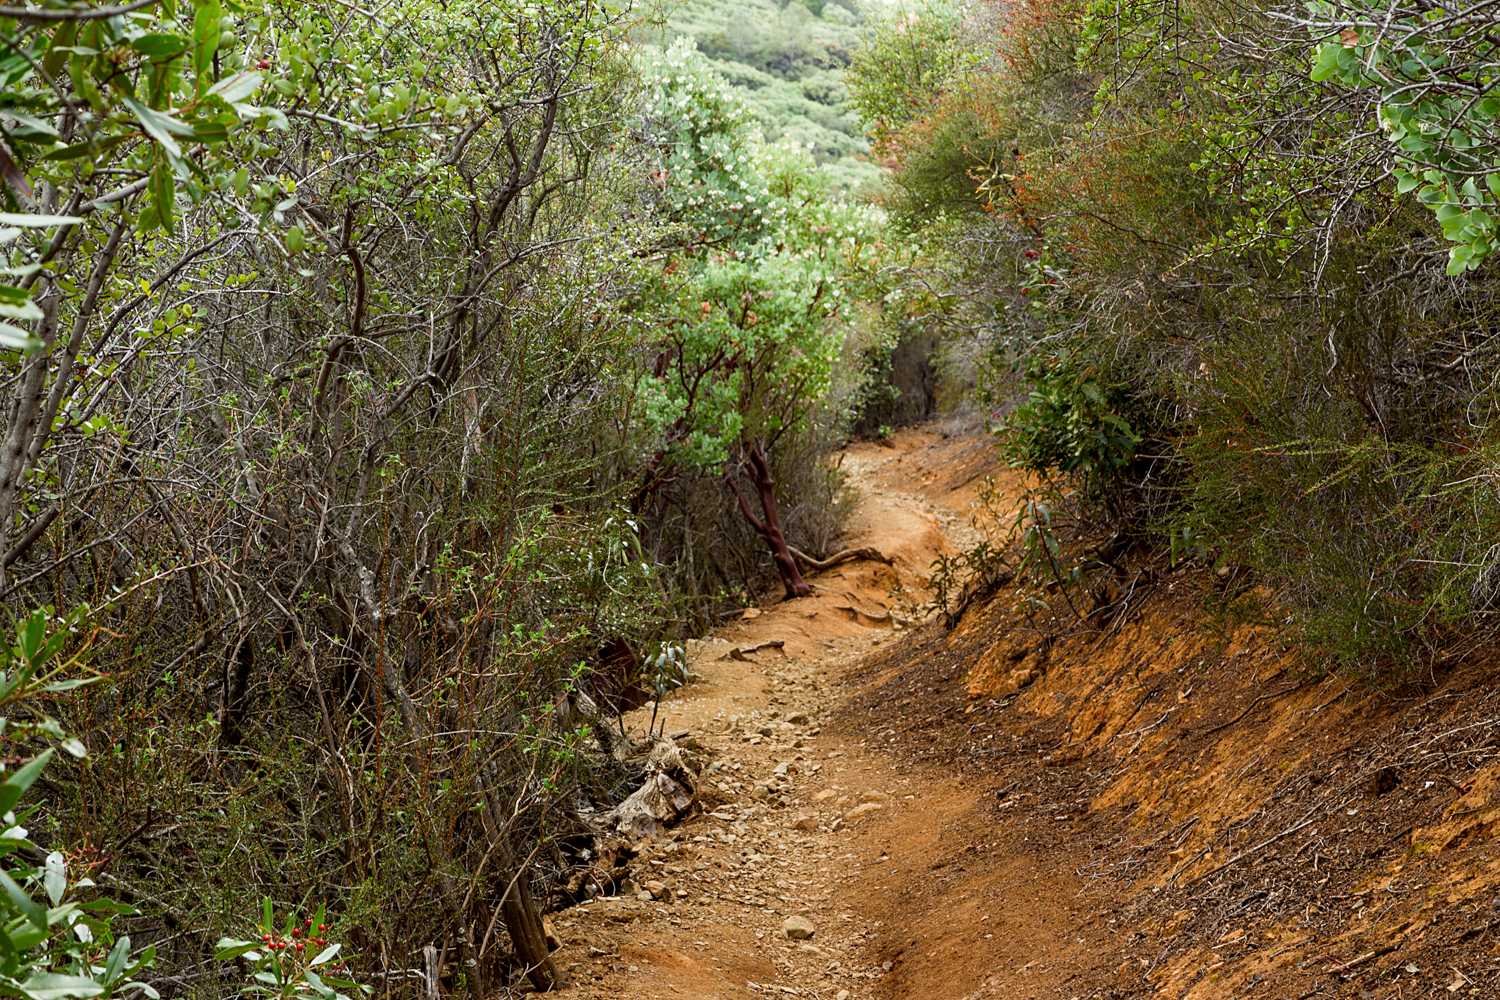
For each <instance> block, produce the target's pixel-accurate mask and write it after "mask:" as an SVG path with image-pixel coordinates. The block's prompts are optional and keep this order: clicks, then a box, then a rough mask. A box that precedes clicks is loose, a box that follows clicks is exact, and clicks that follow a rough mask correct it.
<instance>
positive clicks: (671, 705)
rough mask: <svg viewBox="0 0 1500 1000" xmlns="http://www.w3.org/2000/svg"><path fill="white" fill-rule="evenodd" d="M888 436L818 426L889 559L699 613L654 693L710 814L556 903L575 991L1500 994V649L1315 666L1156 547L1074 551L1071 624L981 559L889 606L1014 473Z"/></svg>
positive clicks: (865, 995) (652, 998) (918, 435)
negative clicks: (723, 612) (963, 592)
mask: <svg viewBox="0 0 1500 1000" xmlns="http://www.w3.org/2000/svg"><path fill="white" fill-rule="evenodd" d="M896 445H897V447H896V448H895V450H891V449H887V448H880V447H877V446H874V445H862V446H857V447H854V448H851V449H850V450H849V451H848V452H846V453H845V455H844V456H843V462H844V467H845V469H847V470H849V472H850V473H851V479H852V481H853V485H854V486H855V488H856V489H857V490H858V491H859V496H860V504H859V507H858V509H857V511H856V513H855V516H854V518H853V521H852V524H851V525H850V531H849V535H850V537H849V538H848V539H847V542H848V543H849V544H850V545H870V546H874V547H875V548H877V549H879V550H880V551H881V552H882V553H885V554H886V555H888V556H889V557H890V559H891V564H890V565H886V564H884V563H880V562H857V563H850V564H846V565H843V566H839V567H836V568H834V569H832V570H830V571H827V572H824V573H821V574H819V575H817V576H815V577H813V578H811V582H812V583H814V584H815V592H814V595H813V596H812V597H809V598H804V599H800V600H796V601H788V602H782V603H778V604H775V605H772V606H769V607H766V608H764V609H761V611H760V613H758V614H753V615H752V616H751V617H749V618H746V619H744V620H741V621H737V622H734V623H733V624H731V625H729V626H727V627H725V628H723V629H721V630H720V632H719V634H717V635H715V636H713V637H711V638H709V639H708V640H705V641H701V642H695V643H693V644H692V648H691V649H690V651H689V657H690V662H691V665H692V668H693V670H694V671H695V673H696V675H697V676H698V679H697V680H695V681H694V682H693V683H691V684H689V685H688V686H687V687H685V688H683V689H681V690H680V691H678V692H677V693H676V694H675V695H674V696H673V697H672V698H670V699H669V700H667V701H666V702H665V704H664V706H663V710H664V711H666V712H667V713H668V715H667V727H668V729H669V731H680V730H688V733H689V735H688V736H687V737H685V738H684V740H685V741H688V742H696V744H697V745H698V748H699V749H700V751H701V754H702V758H703V759H705V760H706V761H707V762H708V763H707V764H706V765H705V770H704V772H703V775H702V777H703V780H702V781H701V782H700V786H701V787H700V792H701V797H702V802H703V805H704V807H705V809H704V812H703V813H702V814H700V815H695V816H693V817H692V818H691V819H689V820H688V821H687V822H685V823H683V824H681V825H680V826H679V827H677V828H676V829H674V830H673V831H672V832H671V835H670V837H669V838H668V839H665V840H662V841H659V842H658V843H656V844H654V845H653V846H652V847H651V848H649V849H647V850H646V851H645V852H644V853H642V854H640V855H639V856H638V857H637V858H636V859H635V860H634V862H633V863H632V865H633V867H632V871H633V872H634V873H635V876H636V879H637V881H638V882H640V883H642V884H644V885H645V886H647V887H649V888H654V889H655V890H656V892H657V894H658V898H651V896H650V895H649V894H648V896H647V898H646V899H644V900H643V899H641V898H639V897H638V896H627V897H620V898H612V899H596V900H594V901H592V902H590V903H589V904H587V905H584V906H577V907H573V908H572V909H569V910H566V911H563V912H559V913H555V914H553V915H552V918H551V919H552V924H553V928H554V931H555V935H556V937H557V938H558V939H560V940H561V942H562V946H561V948H560V950H559V951H558V953H557V955H556V957H557V959H558V961H559V963H560V965H561V966H562V967H563V968H564V969H566V970H568V972H569V974H570V976H571V978H572V985H571V986H570V990H572V991H573V992H574V993H575V994H576V995H578V996H580V997H585V998H597V1000H605V998H608V1000H668V998H676V997H691V998H705V1000H717V998H729V997H736V998H738V997H752V996H754V997H779V996H801V997H809V998H814V1000H851V998H853V1000H1042V998H1047V1000H1134V998H1144V997H1168V998H1173V1000H1311V998H1313V997H1350V998H1354V997H1358V998H1360V1000H1436V998H1439V997H1444V998H1446V997H1465V998H1470V997H1476V998H1481V1000H1484V998H1491V997H1500V850H1497V840H1500V685H1497V684H1496V683H1495V682H1494V677H1495V668H1494V664H1495V663H1496V662H1500V648H1488V647H1486V648H1481V649H1477V650H1474V651H1472V652H1470V653H1467V654H1464V655H1462V656H1455V657H1454V658H1452V659H1451V661H1450V660H1445V661H1444V662H1443V663H1441V664H1438V665H1435V666H1433V667H1431V668H1430V669H1427V670H1425V671H1423V672H1421V673H1419V674H1414V675H1413V676H1412V677H1410V678H1409V679H1407V680H1404V681H1402V682H1400V683H1399V684H1391V685H1388V686H1386V687H1375V686H1373V685H1368V684H1366V685H1360V684H1358V683H1356V682H1354V681H1353V680H1352V679H1351V678H1349V677H1348V676H1347V675H1342V674H1339V673H1336V672H1335V673H1321V674H1320V673H1317V672H1315V671H1314V670H1312V669H1311V668H1310V667H1309V666H1308V665H1307V663H1306V661H1304V660H1302V659H1301V658H1300V654H1299V653H1298V652H1297V649H1296V647H1295V645H1294V644H1293V643H1291V642H1289V641H1288V637H1287V636H1286V634H1285V632H1284V631H1283V629H1284V625H1283V624H1282V622H1281V617H1282V616H1277V615H1270V614H1265V613H1261V614H1258V615H1255V616H1253V617H1249V618H1238V619H1236V618H1234V617H1232V616H1230V615H1228V614H1227V613H1222V612H1221V613H1219V614H1217V616H1216V615H1215V613H1214V612H1213V610H1212V609H1213V608H1215V607H1218V608H1221V609H1222V608H1224V607H1225V605H1226V603H1227V602H1226V598H1229V599H1235V598H1236V595H1240V596H1243V594H1242V592H1241V590H1235V589H1234V588H1235V587H1236V586H1237V585H1236V584H1235V581H1234V577H1233V573H1232V572H1231V573H1229V574H1225V573H1223V572H1221V571H1217V570H1215V569H1213V568H1211V567H1208V566H1204V565H1201V564H1199V565H1192V564H1186V563H1182V564H1178V565H1173V564H1172V562H1171V561H1170V560H1169V559H1167V558H1166V557H1165V556H1164V555H1163V554H1162V552H1160V551H1151V550H1144V551H1140V552H1136V553H1134V555H1133V561H1122V562H1121V563H1120V565H1118V566H1114V567H1113V568H1114V572H1113V573H1104V572H1102V571H1101V572H1100V573H1099V574H1097V575H1096V576H1095V577H1094V578H1093V579H1092V580H1091V582H1090V587H1089V591H1088V594H1087V595H1086V598H1087V600H1088V601H1090V602H1092V603H1091V605H1090V608H1088V609H1086V613H1087V616H1088V618H1087V620H1086V621H1080V620H1079V619H1077V618H1074V617H1073V616H1071V615H1069V614H1067V613H1065V612H1064V611H1062V610H1058V611H1056V612H1055V613H1054V612H1051V611H1048V610H1046V609H1039V608H1037V607H1035V606H1032V607H1030V608H1028V609H1026V610H1023V611H1022V612H1021V613H1017V612H1016V611H1015V610H1014V609H1013V607H1012V605H1013V604H1014V603H1015V602H1014V599H1013V596H1012V594H1011V593H1010V591H1008V590H1003V591H1002V592H1001V593H998V594H996V595H994V596H993V597H992V598H990V599H989V600H987V601H983V602H976V604H975V605H974V606H973V607H971V608H970V609H969V610H968V611H967V612H966V613H965V614H964V615H963V617H962V619H961V620H960V621H959V622H958V623H957V625H956V627H954V628H953V629H952V630H951V631H948V630H946V629H945V628H944V627H943V625H942V623H940V622H931V623H928V624H925V625H921V626H919V627H906V626H905V625H904V623H903V622H902V620H901V615H900V612H899V609H896V610H897V614H895V615H892V614H890V611H891V610H892V609H893V595H894V594H895V593H896V592H897V588H898V587H901V588H905V590H906V591H916V590H918V589H919V588H920V586H921V584H922V583H923V581H924V579H925V578H926V576H927V570H928V567H929V564H930V563H931V561H932V559H933V558H934V557H935V556H936V555H937V554H938V553H941V552H945V551H950V550H952V549H954V548H958V547H962V546H968V545H972V544H973V542H974V541H975V540H976V539H977V534H978V532H977V529H976V528H975V526H974V524H973V523H972V522H970V520H969V517H970V514H971V512H972V507H971V505H972V503H973V501H974V499H975V492H976V487H977V485H978V484H979V482H980V481H981V480H982V478H983V477H984V476H985V475H986V474H990V475H994V476H995V477H996V482H997V485H998V488H1000V489H1002V490H1007V491H1015V490H1017V489H1018V488H1019V484H1018V483H1017V482H1016V481H1015V480H1014V479H1010V478H1007V473H1005V472H1004V470H1002V469H1000V468H998V467H997V464H996V452H995V449H994V447H993V445H992V443H991V442H990V441H989V440H988V439H987V438H985V437H983V436H971V437H962V436H955V437H944V436H943V435H941V434H938V433H936V432H934V431H931V430H922V431H908V432H905V433H903V434H902V435H899V436H898V437H897V440H896ZM1112 565H1113V564H1112ZM1243 589H1244V588H1242V590H1243ZM776 641H779V642H780V643H781V644H782V645H780V646H763V647H762V648H761V649H760V650H759V651H758V652H753V653H751V652H747V651H748V650H751V649H754V648H755V647H757V646H762V644H765V643H773V642H776ZM627 721H628V722H629V723H630V724H632V725H633V726H634V727H635V728H636V729H637V730H639V731H644V729H645V726H646V721H647V720H646V718H645V717H643V716H641V715H637V716H635V717H633V718H630V719H628V720H627ZM789 918H801V920H805V921H807V923H806V924H802V925H801V929H802V931H803V932H805V931H807V930H808V929H809V928H810V930H811V934H810V936H808V937H799V936H788V934H787V933H786V931H787V929H788V926H789V925H788V924H787V921H788V919H789Z"/></svg>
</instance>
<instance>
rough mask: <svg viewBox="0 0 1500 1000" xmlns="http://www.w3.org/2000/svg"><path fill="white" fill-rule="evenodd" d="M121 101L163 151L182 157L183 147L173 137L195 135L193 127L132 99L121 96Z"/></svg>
mask: <svg viewBox="0 0 1500 1000" xmlns="http://www.w3.org/2000/svg"><path fill="white" fill-rule="evenodd" d="M120 100H122V101H124V102H125V106H126V107H128V108H129V109H130V113H131V114H133V115H135V117H136V120H137V121H139V122H140V123H141V128H143V129H144V130H145V131H146V134H147V135H149V136H150V137H151V138H153V139H155V140H156V141H157V142H158V143H159V144H160V145H161V147H162V148H163V149H165V150H166V151H167V152H169V153H171V154H172V155H173V156H179V157H180V156H181V155H182V147H181V146H179V145H177V140H176V139H174V138H172V136H174V135H181V136H190V135H193V134H194V133H193V127H192V126H191V125H188V124H187V123H185V122H180V121H178V120H177V119H176V118H173V117H172V116H171V115H169V114H166V113H165V112H162V111H157V110H156V109H155V108H148V107H146V106H145V105H144V104H142V103H140V102H139V101H137V100H134V99H132V98H129V97H124V96H121V98H120Z"/></svg>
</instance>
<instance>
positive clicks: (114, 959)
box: [104, 935, 130, 986]
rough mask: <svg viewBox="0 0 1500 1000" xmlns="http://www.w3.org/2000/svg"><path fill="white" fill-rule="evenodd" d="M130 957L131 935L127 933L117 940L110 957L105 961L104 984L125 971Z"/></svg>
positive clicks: (106, 984)
mask: <svg viewBox="0 0 1500 1000" xmlns="http://www.w3.org/2000/svg"><path fill="white" fill-rule="evenodd" d="M129 957H130V937H129V936H128V935H127V936H125V937H122V938H120V939H119V940H118V941H116V942H115V946H114V947H113V948H111V949H110V952H109V959H108V960H107V961H106V962H105V963H104V985H105V986H108V985H109V984H110V983H113V982H114V981H115V980H116V979H119V978H120V973H122V972H124V971H125V959H127V958H129Z"/></svg>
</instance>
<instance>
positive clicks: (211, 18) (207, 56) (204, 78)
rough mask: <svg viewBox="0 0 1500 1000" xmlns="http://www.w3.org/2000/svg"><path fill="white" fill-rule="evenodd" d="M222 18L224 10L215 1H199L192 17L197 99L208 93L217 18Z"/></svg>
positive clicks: (217, 31) (217, 45) (217, 28)
mask: <svg viewBox="0 0 1500 1000" xmlns="http://www.w3.org/2000/svg"><path fill="white" fill-rule="evenodd" d="M223 16H224V10H223V8H222V7H220V6H219V4H218V2H217V0H207V2H202V0H200V2H199V3H198V9H197V11H196V12H195V13H194V15H193V72H194V73H195V74H196V75H197V81H198V96H199V97H202V96H203V95H204V94H206V93H208V87H209V83H210V82H211V79H210V78H211V75H212V72H213V65H214V53H215V52H217V51H218V49H219V18H221V17H223Z"/></svg>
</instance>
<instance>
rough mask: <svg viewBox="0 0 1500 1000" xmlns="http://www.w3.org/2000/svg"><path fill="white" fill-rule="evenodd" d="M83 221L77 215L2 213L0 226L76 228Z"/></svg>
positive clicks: (0, 214)
mask: <svg viewBox="0 0 1500 1000" xmlns="http://www.w3.org/2000/svg"><path fill="white" fill-rule="evenodd" d="M82 221H83V219H82V217H80V216H77V215H19V214H17V213H15V212H0V226H19V227H20V228H22V229H51V228H52V227H53V226H76V225H78V224H79V223H80V222H82Z"/></svg>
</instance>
